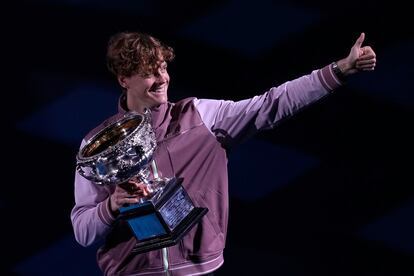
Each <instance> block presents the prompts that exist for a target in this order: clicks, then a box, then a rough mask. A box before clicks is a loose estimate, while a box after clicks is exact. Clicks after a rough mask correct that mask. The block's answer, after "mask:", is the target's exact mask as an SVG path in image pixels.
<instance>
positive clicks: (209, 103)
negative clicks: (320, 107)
mask: <svg viewBox="0 0 414 276" xmlns="http://www.w3.org/2000/svg"><path fill="white" fill-rule="evenodd" d="M340 85H341V82H340V81H339V80H338V78H336V76H335V74H334V73H333V71H332V68H331V65H327V66H325V67H323V68H322V69H319V70H314V71H312V72H311V73H310V74H309V75H305V76H302V77H299V78H297V79H295V80H292V81H288V82H285V83H283V84H282V85H280V86H278V87H273V88H271V89H270V90H269V91H267V92H266V93H264V94H262V95H260V96H255V97H253V98H251V99H246V100H242V101H238V102H233V101H225V100H210V99H195V100H194V104H195V106H196V108H197V110H198V112H199V114H200V116H201V118H202V120H203V122H204V124H205V125H206V126H207V128H208V129H209V130H210V131H211V132H212V133H213V134H214V135H215V136H216V137H217V139H218V140H219V141H220V142H221V143H223V144H224V145H225V146H226V147H227V148H229V147H232V146H234V145H235V144H238V143H240V142H241V141H243V140H245V139H246V138H248V137H250V136H252V135H254V134H255V133H257V132H258V131H260V130H264V129H270V128H273V127H274V126H276V125H277V124H278V123H279V122H280V121H281V120H282V119H285V118H287V117H289V116H291V115H293V114H295V113H296V112H297V111H299V110H300V109H302V108H303V107H305V106H307V105H309V104H312V103H314V102H316V101H317V100H319V99H321V98H323V97H324V96H326V95H327V94H329V92H330V91H332V90H334V89H336V88H337V87H339V86H340Z"/></svg>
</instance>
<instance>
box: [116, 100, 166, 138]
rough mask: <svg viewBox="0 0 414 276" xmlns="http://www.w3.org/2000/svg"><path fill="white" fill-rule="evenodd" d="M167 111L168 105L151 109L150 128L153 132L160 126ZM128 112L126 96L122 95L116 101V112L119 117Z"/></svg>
mask: <svg viewBox="0 0 414 276" xmlns="http://www.w3.org/2000/svg"><path fill="white" fill-rule="evenodd" d="M167 109H168V103H165V104H161V105H159V106H156V107H153V108H151V119H152V127H153V128H154V130H156V129H157V128H158V127H159V126H160V125H161V124H162V122H163V120H164V119H165V116H166V113H167ZM128 111H129V109H128V107H127V105H126V94H125V93H122V94H121V96H120V97H119V101H118V112H119V113H120V114H121V115H124V114H125V113H127V112H128Z"/></svg>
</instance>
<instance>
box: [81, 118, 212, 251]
mask: <svg viewBox="0 0 414 276" xmlns="http://www.w3.org/2000/svg"><path fill="white" fill-rule="evenodd" d="M155 149H156V139H155V133H154V131H153V129H152V125H151V117H150V111H149V110H146V111H145V113H144V114H143V115H142V114H139V113H136V112H128V113H126V114H125V115H124V116H123V117H122V118H120V119H118V120H117V121H116V122H114V123H112V124H109V125H108V126H106V127H104V128H103V129H102V130H101V131H99V132H98V133H97V134H95V135H94V136H93V137H92V138H90V139H89V140H88V141H86V143H85V144H84V145H83V146H82V147H81V149H80V150H79V152H78V154H77V156H76V160H77V164H76V169H77V171H78V172H79V174H80V175H82V176H83V177H85V178H86V179H88V180H90V181H92V182H94V183H96V184H98V185H118V184H121V183H124V182H127V181H128V180H130V179H132V178H137V179H138V180H140V181H141V182H143V183H144V184H145V185H146V186H147V190H148V191H149V195H148V196H146V197H142V198H140V200H139V203H137V204H130V205H126V206H123V207H121V208H120V209H119V212H120V215H119V216H118V217H117V219H120V220H125V221H126V222H127V223H128V225H129V227H130V229H131V231H132V233H133V234H134V236H135V238H136V239H137V244H136V246H135V247H134V249H133V250H132V251H133V252H135V253H141V252H146V251H150V250H155V249H159V248H162V247H167V246H172V245H175V244H177V242H178V241H179V240H180V239H181V238H182V237H183V236H184V235H185V234H186V233H187V232H188V231H190V230H191V228H192V227H193V226H194V225H196V224H197V223H198V222H199V221H200V220H201V218H202V217H203V216H204V215H205V214H206V213H207V211H208V209H207V208H202V207H195V206H194V204H193V202H192V200H191V198H190V197H189V196H188V194H187V192H186V191H185V189H184V187H183V186H182V185H181V183H182V181H183V179H177V178H175V177H169V178H167V177H164V178H155V179H149V178H148V177H149V175H150V173H149V167H150V165H151V168H152V169H153V170H154V168H156V165H155V161H154V160H153V154H154V151H155ZM154 175H158V173H156V174H154Z"/></svg>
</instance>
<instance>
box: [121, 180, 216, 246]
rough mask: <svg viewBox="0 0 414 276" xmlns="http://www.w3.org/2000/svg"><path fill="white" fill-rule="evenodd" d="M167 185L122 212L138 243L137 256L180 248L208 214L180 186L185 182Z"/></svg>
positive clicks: (174, 182) (172, 182) (171, 182)
mask: <svg viewBox="0 0 414 276" xmlns="http://www.w3.org/2000/svg"><path fill="white" fill-rule="evenodd" d="M167 182H168V183H165V187H164V189H163V190H162V191H159V192H157V193H155V194H154V195H153V196H152V197H151V198H150V199H148V200H146V201H144V202H142V203H138V204H133V205H129V206H127V207H123V208H121V209H120V218H121V219H124V220H126V221H127V223H128V225H129V227H130V229H131V231H132V232H133V234H134V236H135V238H136V239H137V244H136V245H135V247H134V248H133V250H132V252H134V253H143V252H147V251H151V250H155V249H159V248H163V247H168V246H172V245H175V244H177V243H178V241H179V240H180V239H181V238H182V237H183V236H184V235H185V234H186V233H187V232H188V231H190V229H191V228H192V227H193V226H194V225H195V224H197V223H198V222H199V221H200V220H201V218H202V217H203V216H204V215H205V214H206V213H207V211H208V209H207V208H201V207H195V206H194V204H193V202H192V201H191V199H190V197H189V196H188V194H187V192H186V191H185V190H184V188H183V186H182V185H181V183H182V179H176V178H172V179H169V180H167Z"/></svg>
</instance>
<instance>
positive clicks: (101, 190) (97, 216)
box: [71, 142, 115, 246]
mask: <svg viewBox="0 0 414 276" xmlns="http://www.w3.org/2000/svg"><path fill="white" fill-rule="evenodd" d="M82 144H84V142H83V143H82ZM109 195H110V192H109V189H108V188H107V187H104V186H101V185H97V184H95V183H93V182H91V181H89V180H87V179H85V178H84V177H83V176H81V175H80V174H79V173H78V172H77V171H76V172H75V206H74V207H73V209H72V212H71V220H72V226H73V230H74V234H75V238H76V240H77V242H78V243H79V244H81V245H82V246H89V245H91V244H93V243H95V242H97V241H99V240H101V239H103V238H104V237H105V236H106V235H107V234H108V232H109V230H110V229H111V225H112V224H113V223H114V221H115V218H114V217H113V216H112V214H111V212H110V209H109V208H110V207H109Z"/></svg>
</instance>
